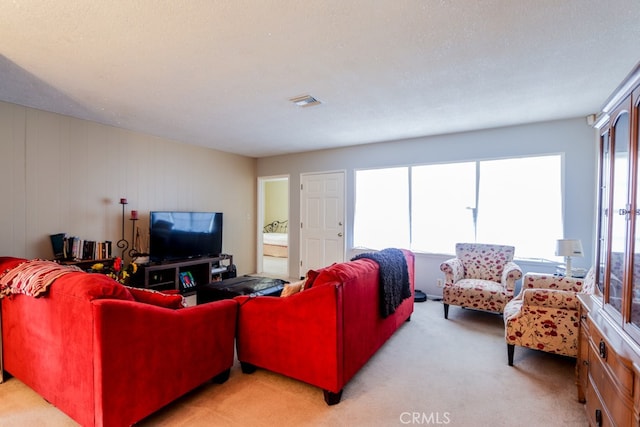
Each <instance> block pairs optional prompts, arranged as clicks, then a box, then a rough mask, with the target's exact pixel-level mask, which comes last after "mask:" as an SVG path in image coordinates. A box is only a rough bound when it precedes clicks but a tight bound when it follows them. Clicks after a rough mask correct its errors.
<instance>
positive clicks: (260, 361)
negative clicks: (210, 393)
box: [235, 250, 414, 405]
mask: <svg viewBox="0 0 640 427" xmlns="http://www.w3.org/2000/svg"><path fill="white" fill-rule="evenodd" d="M402 252H403V254H404V258H405V260H406V264H407V269H408V273H409V284H410V290H411V296H410V297H409V298H406V299H404V300H403V301H402V303H401V304H400V305H399V306H398V307H397V309H396V310H395V312H394V313H393V314H391V315H389V316H387V317H384V318H383V317H382V315H381V308H380V306H381V300H380V298H381V289H380V286H379V275H380V271H379V266H378V263H376V262H375V261H373V260H370V259H359V260H356V261H350V262H346V263H339V264H334V265H332V266H330V267H327V268H325V269H323V270H320V271H319V272H310V275H309V277H310V278H311V279H312V280H313V278H314V277H313V276H315V280H314V281H313V283H312V285H311V287H310V288H308V289H307V287H308V283H309V281H310V280H308V281H307V284H305V289H304V290H303V291H301V292H298V293H296V294H294V295H291V296H289V297H286V298H282V297H273V296H253V297H252V296H238V297H236V298H235V299H236V300H237V301H238V302H239V303H240V307H239V313H238V324H237V336H236V347H237V357H238V360H239V361H240V362H241V366H242V370H243V372H245V373H251V372H253V371H255V369H256V368H263V369H267V370H270V371H273V372H277V373H280V374H283V375H286V376H288V377H291V378H295V379H297V380H300V381H304V382H306V383H309V384H312V385H315V386H317V387H320V388H322V389H323V391H324V399H325V402H326V403H327V404H329V405H333V404H336V403H339V402H340V398H341V395H342V390H343V388H344V386H345V384H347V383H348V382H349V380H350V379H351V378H352V377H353V376H354V375H355V374H356V373H357V372H358V370H359V369H360V368H361V367H362V366H363V365H364V364H365V363H366V362H367V361H368V360H369V359H370V358H371V356H373V354H374V353H375V352H376V351H377V350H378V349H379V348H380V347H381V346H382V345H383V344H384V343H385V342H386V341H387V339H389V337H391V335H392V334H393V333H394V332H395V331H396V330H397V329H398V328H399V327H400V326H401V325H403V324H404V323H405V321H408V320H410V317H411V313H413V304H414V296H413V295H414V255H413V253H412V252H410V251H406V250H403V251H402ZM311 273H315V274H311ZM316 274H317V276H316Z"/></svg>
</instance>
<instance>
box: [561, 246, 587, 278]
mask: <svg viewBox="0 0 640 427" xmlns="http://www.w3.org/2000/svg"><path fill="white" fill-rule="evenodd" d="M556 256H563V257H564V262H565V264H566V267H565V276H567V277H573V270H572V269H571V257H577V256H579V257H581V256H584V254H583V252H582V241H580V239H558V241H557V242H556Z"/></svg>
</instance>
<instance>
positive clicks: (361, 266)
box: [305, 259, 378, 289]
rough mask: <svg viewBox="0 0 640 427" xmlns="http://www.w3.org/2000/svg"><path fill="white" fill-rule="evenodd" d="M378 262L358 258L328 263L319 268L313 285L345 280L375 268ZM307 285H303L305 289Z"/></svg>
mask: <svg viewBox="0 0 640 427" xmlns="http://www.w3.org/2000/svg"><path fill="white" fill-rule="evenodd" d="M377 268H378V264H377V263H376V262H375V261H373V260H370V259H359V260H356V261H349V262H341V263H336V264H333V265H330V266H329V267H326V268H323V269H322V270H319V272H318V275H317V277H316V278H315V280H314V282H313V286H320V285H322V284H325V283H329V282H343V283H344V282H346V281H348V280H349V279H353V278H355V277H357V276H358V275H359V274H362V273H363V272H368V271H371V270H376V269H377ZM306 288H307V287H306V286H305V289H306Z"/></svg>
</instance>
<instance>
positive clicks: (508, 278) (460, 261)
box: [440, 243, 522, 319]
mask: <svg viewBox="0 0 640 427" xmlns="http://www.w3.org/2000/svg"><path fill="white" fill-rule="evenodd" d="M514 253H515V248H514V247H513V246H506V245H492V244H480V243H457V244H456V257H455V258H451V259H448V260H446V261H444V262H443V263H442V264H440V270H441V271H442V272H444V274H445V282H444V289H443V291H442V301H443V303H444V318H445V319H448V318H449V305H458V306H461V307H466V308H473V309H477V310H485V311H492V312H496V313H502V311H503V309H504V306H505V305H506V304H507V302H509V301H510V300H511V299H512V298H513V292H514V289H515V284H516V281H517V280H519V279H520V278H521V277H522V270H521V269H520V267H519V266H518V265H517V264H516V263H514V262H513V256H514Z"/></svg>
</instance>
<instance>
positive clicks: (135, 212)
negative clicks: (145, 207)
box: [131, 211, 138, 219]
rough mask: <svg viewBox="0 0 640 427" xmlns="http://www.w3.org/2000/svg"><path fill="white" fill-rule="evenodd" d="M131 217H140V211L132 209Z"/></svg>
mask: <svg viewBox="0 0 640 427" xmlns="http://www.w3.org/2000/svg"><path fill="white" fill-rule="evenodd" d="M131 219H138V211H131Z"/></svg>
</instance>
